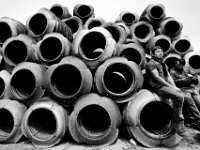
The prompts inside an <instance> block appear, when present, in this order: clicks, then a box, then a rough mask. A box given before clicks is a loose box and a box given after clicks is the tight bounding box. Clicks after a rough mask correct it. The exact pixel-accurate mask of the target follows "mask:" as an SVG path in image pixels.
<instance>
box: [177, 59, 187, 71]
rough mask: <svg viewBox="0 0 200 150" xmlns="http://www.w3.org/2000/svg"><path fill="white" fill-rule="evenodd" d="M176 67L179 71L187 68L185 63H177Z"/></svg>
mask: <svg viewBox="0 0 200 150" xmlns="http://www.w3.org/2000/svg"><path fill="white" fill-rule="evenodd" d="M176 67H177V68H178V69H183V68H184V67H185V61H177V62H176Z"/></svg>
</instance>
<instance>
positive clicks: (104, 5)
mask: <svg viewBox="0 0 200 150" xmlns="http://www.w3.org/2000/svg"><path fill="white" fill-rule="evenodd" d="M56 3H57V4H62V5H64V6H67V7H68V9H69V11H70V13H71V14H72V12H73V8H74V6H75V5H76V4H89V5H92V6H93V7H94V11H95V17H102V18H104V19H105V20H106V21H115V19H116V18H117V17H118V15H119V14H120V13H121V12H122V11H124V10H128V11H130V12H134V13H137V14H138V15H139V16H140V15H141V13H142V12H143V10H144V9H145V8H146V6H147V5H149V4H159V3H160V4H163V5H164V6H165V13H166V15H167V17H174V18H175V19H177V20H178V21H180V22H181V23H182V24H183V30H182V35H186V36H188V37H189V39H190V41H191V43H192V45H193V46H194V48H195V50H197V51H200V0H116V1H114V0H0V17H4V16H6V17H11V18H13V19H16V20H18V21H20V22H22V23H23V24H25V22H26V20H27V19H28V17H29V16H31V15H33V14H35V13H36V12H37V11H38V10H39V9H40V8H42V7H46V8H50V7H51V6H52V5H53V4H56Z"/></svg>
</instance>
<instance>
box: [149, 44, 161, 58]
mask: <svg viewBox="0 0 200 150" xmlns="http://www.w3.org/2000/svg"><path fill="white" fill-rule="evenodd" d="M151 56H152V57H153V58H156V59H162V58H163V56H164V53H163V49H162V48H161V47H160V46H155V47H154V48H153V49H152V50H151Z"/></svg>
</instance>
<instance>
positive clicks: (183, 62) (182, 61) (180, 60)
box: [176, 58, 185, 65]
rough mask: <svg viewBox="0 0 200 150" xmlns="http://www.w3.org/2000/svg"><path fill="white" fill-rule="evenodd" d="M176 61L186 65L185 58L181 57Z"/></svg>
mask: <svg viewBox="0 0 200 150" xmlns="http://www.w3.org/2000/svg"><path fill="white" fill-rule="evenodd" d="M176 63H179V64H180V65H185V59H183V58H181V59H178V60H176Z"/></svg>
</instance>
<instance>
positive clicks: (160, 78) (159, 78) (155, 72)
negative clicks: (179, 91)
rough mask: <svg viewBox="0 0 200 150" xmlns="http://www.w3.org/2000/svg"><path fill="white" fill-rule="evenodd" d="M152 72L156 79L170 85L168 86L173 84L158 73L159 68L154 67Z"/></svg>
mask: <svg viewBox="0 0 200 150" xmlns="http://www.w3.org/2000/svg"><path fill="white" fill-rule="evenodd" d="M151 74H152V75H153V77H154V78H155V80H157V81H158V82H159V83H160V84H162V85H165V86H168V87H171V86H173V85H172V84H170V83H168V82H167V81H166V80H165V79H163V78H162V77H161V76H159V73H158V70H157V69H153V70H152V71H151Z"/></svg>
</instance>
